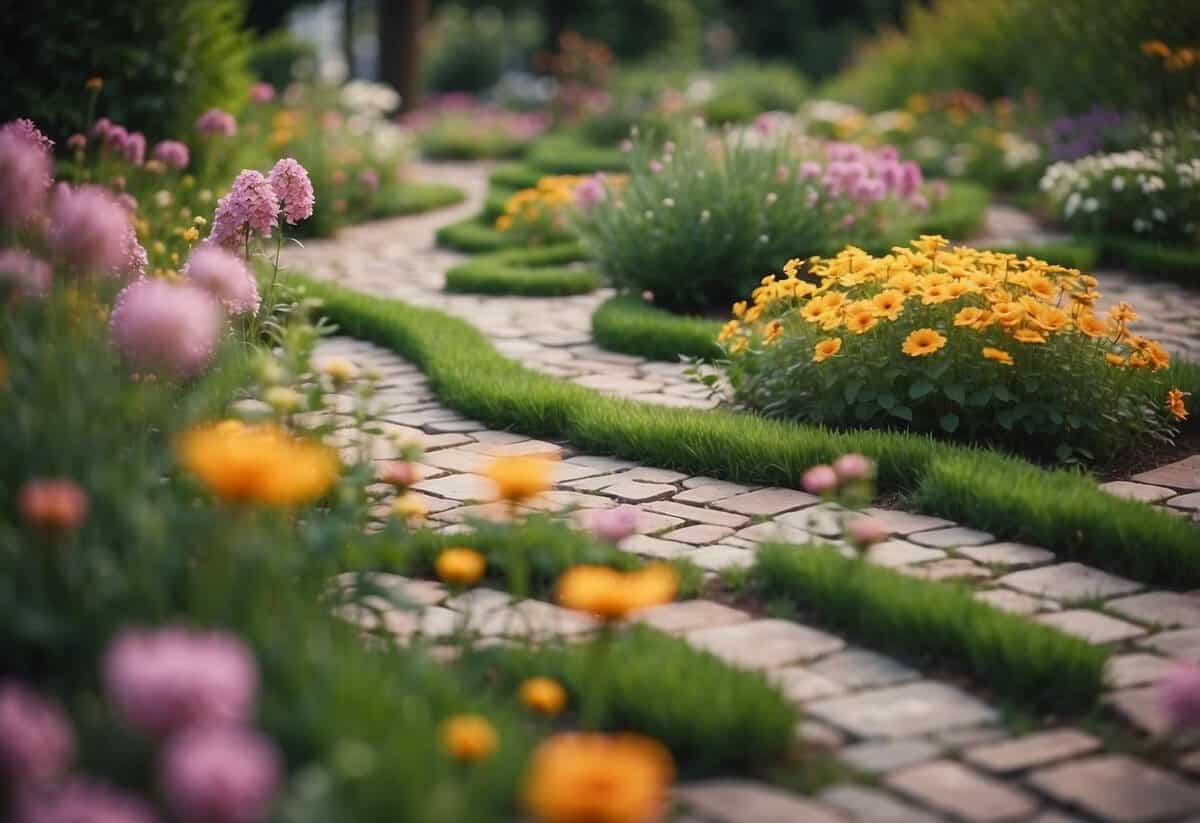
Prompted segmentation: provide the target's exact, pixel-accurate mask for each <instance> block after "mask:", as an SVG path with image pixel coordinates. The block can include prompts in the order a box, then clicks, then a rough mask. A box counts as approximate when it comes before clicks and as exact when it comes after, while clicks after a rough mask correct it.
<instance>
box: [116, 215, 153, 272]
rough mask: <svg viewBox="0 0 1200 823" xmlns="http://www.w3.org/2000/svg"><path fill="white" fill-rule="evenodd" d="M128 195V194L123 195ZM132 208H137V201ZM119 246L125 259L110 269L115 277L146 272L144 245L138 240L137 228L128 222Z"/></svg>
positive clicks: (146, 262)
mask: <svg viewBox="0 0 1200 823" xmlns="http://www.w3.org/2000/svg"><path fill="white" fill-rule="evenodd" d="M124 196H126V197H127V196H128V195H124ZM133 208H134V210H136V209H137V202H136V201H135V202H134V204H133ZM121 248H122V250H123V251H124V257H125V259H124V260H123V261H122V262H121V264H120V265H119V266H117V267H116V268H115V269H113V270H112V273H113V275H115V276H116V277H128V276H132V277H143V276H145V274H146V266H147V265H148V264H149V262H150V259H149V257H148V256H147V255H146V247H145V246H143V245H142V243H141V241H140V240H138V236H137V230H136V229H134V227H133V224H132V223H130V224H129V225H128V227H127V228H126V230H125V237H124V238H123V239H122V241H121Z"/></svg>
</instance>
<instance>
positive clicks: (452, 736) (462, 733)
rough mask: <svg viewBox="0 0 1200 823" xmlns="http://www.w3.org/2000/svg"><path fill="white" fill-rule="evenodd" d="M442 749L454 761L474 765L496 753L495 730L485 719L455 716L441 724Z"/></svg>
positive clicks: (473, 716) (471, 715)
mask: <svg viewBox="0 0 1200 823" xmlns="http://www.w3.org/2000/svg"><path fill="white" fill-rule="evenodd" d="M441 737H442V747H443V748H445V750H446V751H447V752H449V753H450V756H451V757H453V758H454V759H455V760H461V761H463V762H464V763H475V762H478V761H480V760H486V759H487V758H488V757H491V755H492V753H493V752H494V751H496V745H497V739H496V730H495V729H494V728H493V727H492V724H491V723H489V722H488V720H487V718H486V717H483V716H481V715H478V714H456V715H454V716H453V717H450V718H447V720H446V721H445V722H444V723H442V729H441Z"/></svg>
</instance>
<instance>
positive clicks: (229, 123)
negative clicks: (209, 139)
mask: <svg viewBox="0 0 1200 823" xmlns="http://www.w3.org/2000/svg"><path fill="white" fill-rule="evenodd" d="M196 131H198V132H200V133H201V134H203V135H218V134H219V135H221V136H223V137H233V136H234V135H235V134H237V120H235V119H234V117H233V115H232V114H230V113H229V112H227V111H221V110H220V109H209V110H208V111H206V112H204V114H202V115H200V117H199V119H197V120H196Z"/></svg>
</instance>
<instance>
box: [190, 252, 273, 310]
mask: <svg viewBox="0 0 1200 823" xmlns="http://www.w3.org/2000/svg"><path fill="white" fill-rule="evenodd" d="M181 273H182V274H184V275H186V276H187V278H188V279H189V280H191V281H192V282H193V283H195V284H196V285H197V286H199V287H200V288H202V289H204V290H205V291H207V292H208V293H209V294H211V295H212V296H213V297H215V298H217V299H218V300H220V301H221V305H223V306H224V307H225V311H227V312H229V314H230V315H231V316H234V317H236V316H238V315H241V314H252V313H254V312H257V311H258V305H259V298H258V281H257V280H255V278H254V275H253V274H251V273H250V270H249V269H248V268H246V264H245V263H244V262H242V259H241V258H240V257H238V256H237V255H235V254H231V253H230V252H228V251H226V250H225V249H223V248H221V247H220V246H217V245H214V244H211V243H207V244H204V245H202V246H198V247H197V248H196V250H195V251H193V252H192V254H191V257H189V258H188V262H187V264H186V265H185V266H184V267H183V270H182V272H181Z"/></svg>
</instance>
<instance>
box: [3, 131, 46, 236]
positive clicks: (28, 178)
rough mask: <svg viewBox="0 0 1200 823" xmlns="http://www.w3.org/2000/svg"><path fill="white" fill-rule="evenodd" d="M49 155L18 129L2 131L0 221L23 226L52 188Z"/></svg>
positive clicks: (40, 206)
mask: <svg viewBox="0 0 1200 823" xmlns="http://www.w3.org/2000/svg"><path fill="white" fill-rule="evenodd" d="M50 172H51V165H50V156H49V155H48V154H46V153H45V152H44V151H42V150H41V149H40V148H38V146H37V145H35V144H34V143H33V142H31V141H30V140H28V139H26V138H25V137H23V136H21V135H20V134H19V133H17V132H16V130H12V131H3V132H0V223H7V224H9V225H13V226H16V225H23V224H25V223H27V222H28V221H29V220H30V219H31V218H32V217H33V216H34V215H35V214H37V213H38V212H39V211H40V210H41V208H42V204H43V203H45V201H46V192H47V191H49V189H50Z"/></svg>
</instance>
